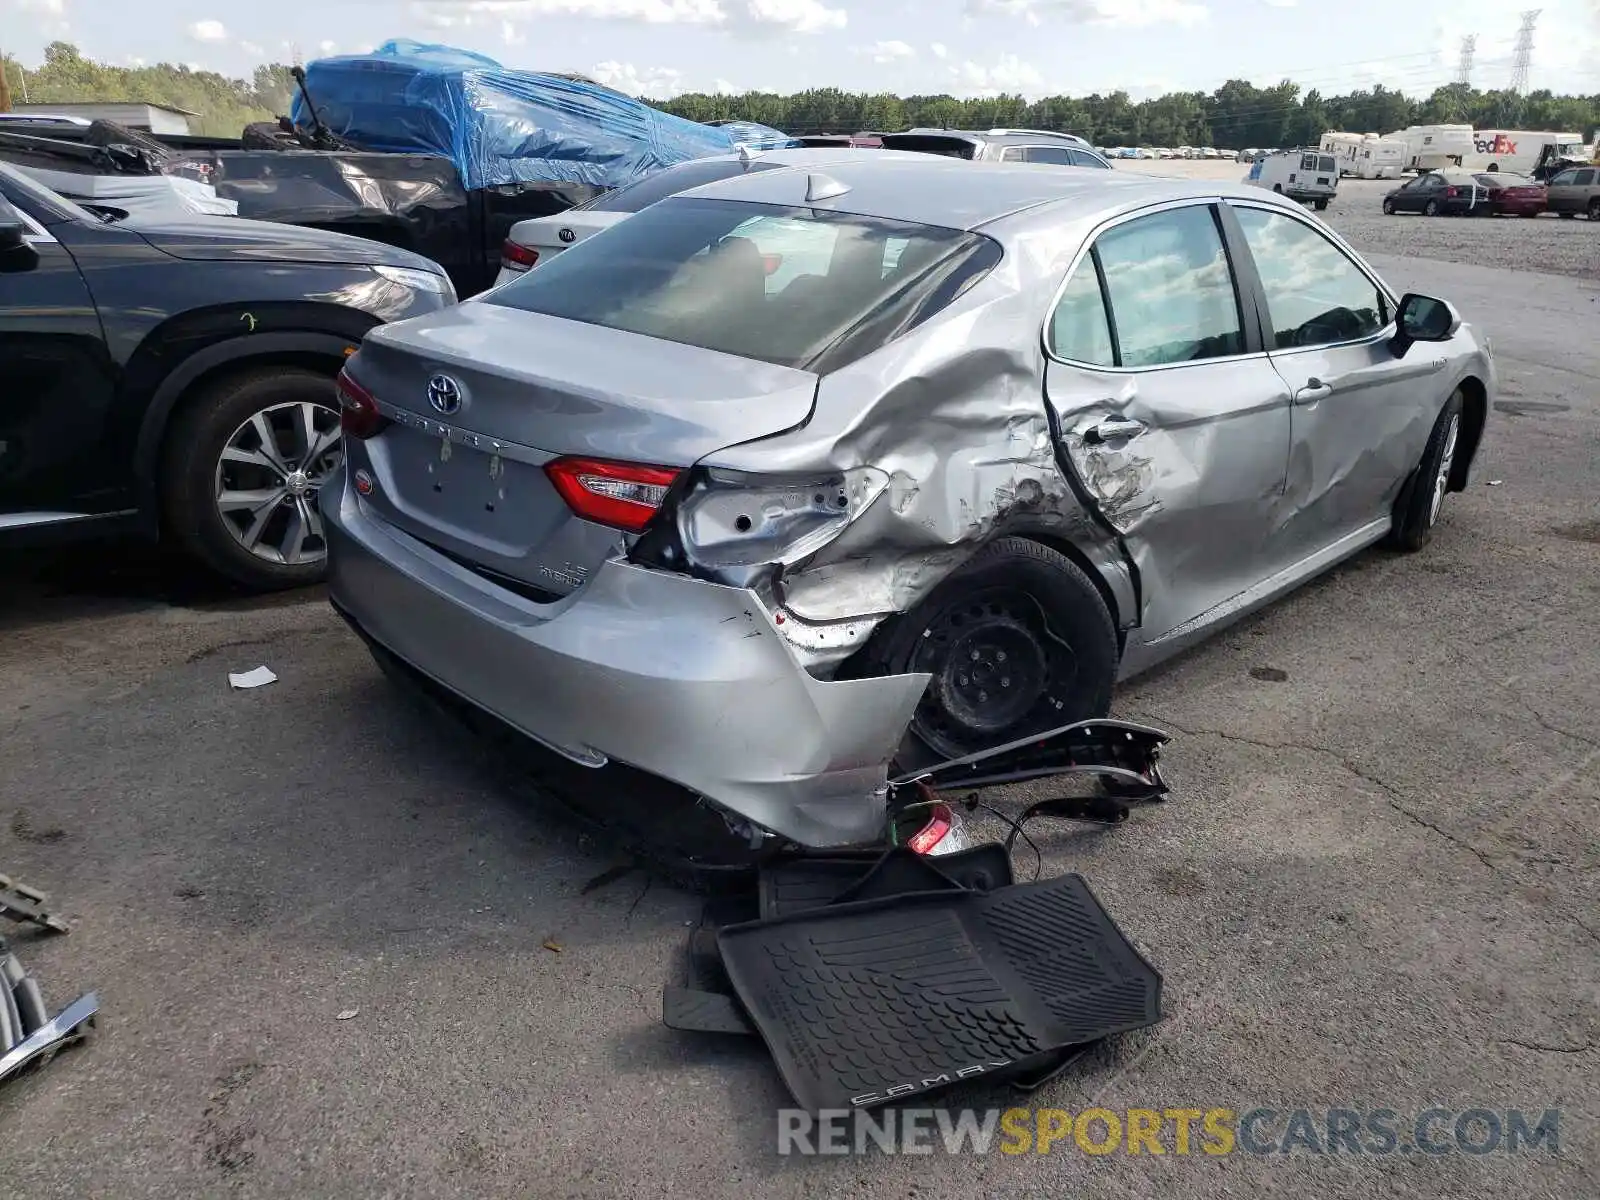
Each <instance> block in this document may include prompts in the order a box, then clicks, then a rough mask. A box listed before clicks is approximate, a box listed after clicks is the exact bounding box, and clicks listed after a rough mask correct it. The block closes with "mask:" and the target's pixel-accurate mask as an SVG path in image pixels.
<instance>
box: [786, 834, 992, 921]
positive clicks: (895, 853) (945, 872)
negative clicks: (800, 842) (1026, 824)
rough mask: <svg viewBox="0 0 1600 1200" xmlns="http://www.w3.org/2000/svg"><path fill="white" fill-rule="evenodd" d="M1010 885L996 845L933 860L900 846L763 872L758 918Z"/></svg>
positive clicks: (807, 860)
mask: <svg viewBox="0 0 1600 1200" xmlns="http://www.w3.org/2000/svg"><path fill="white" fill-rule="evenodd" d="M1011 881H1012V874H1011V855H1010V853H1009V852H1008V851H1007V850H1006V848H1005V847H1004V846H1002V845H1000V844H999V843H998V842H988V843H985V844H984V845H981V846H973V847H971V848H970V849H967V850H958V851H956V853H954V854H941V855H937V856H932V857H928V856H924V855H920V854H917V853H916V852H915V851H912V850H908V849H905V848H903V847H901V848H897V849H894V850H890V851H888V852H880V853H878V854H875V855H871V856H868V855H839V856H837V857H835V856H833V855H829V856H826V857H823V856H818V857H815V858H811V857H807V858H799V859H795V860H793V861H792V862H786V863H781V864H779V865H776V866H772V867H766V868H763V870H762V872H761V884H760V891H761V916H762V918H763V919H765V920H771V919H772V918H774V917H782V916H788V915H789V914H791V913H796V912H803V911H805V910H806V909H808V908H818V907H821V906H822V905H824V904H832V903H834V902H835V901H844V900H848V899H855V900H866V899H871V898H877V897H881V896H893V895H898V894H900V893H901V892H913V891H938V890H941V889H943V888H949V887H951V886H952V885H954V886H956V887H963V888H972V889H974V890H976V891H980V892H981V891H993V890H994V889H995V888H1000V887H1006V886H1008V885H1009V884H1010V883H1011ZM857 889H860V892H859V894H857Z"/></svg>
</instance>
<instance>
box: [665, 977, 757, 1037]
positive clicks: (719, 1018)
mask: <svg viewBox="0 0 1600 1200" xmlns="http://www.w3.org/2000/svg"><path fill="white" fill-rule="evenodd" d="M661 1023H662V1024H663V1025H665V1026H666V1027H667V1028H668V1029H683V1030H688V1031H689V1032H691V1033H738V1034H746V1035H748V1034H753V1033H755V1031H756V1027H755V1026H754V1025H752V1024H750V1018H749V1017H747V1016H745V1012H744V1009H742V1008H740V1007H739V1001H738V1000H736V999H735V998H734V997H732V996H729V995H725V994H724V993H722V992H698V991H695V990H694V989H693V988H681V987H667V988H663V989H662V991H661Z"/></svg>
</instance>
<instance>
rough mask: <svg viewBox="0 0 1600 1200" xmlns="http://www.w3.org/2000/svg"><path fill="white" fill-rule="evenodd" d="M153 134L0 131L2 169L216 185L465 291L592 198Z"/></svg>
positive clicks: (246, 209)
mask: <svg viewBox="0 0 1600 1200" xmlns="http://www.w3.org/2000/svg"><path fill="white" fill-rule="evenodd" d="M250 132H251V131H250V130H247V131H246V134H247V137H246V138H244V139H239V138H212V137H199V136H177V135H151V134H146V133H142V132H138V131H133V130H128V129H125V128H123V127H121V126H117V125H113V124H111V123H110V122H104V121H96V122H94V123H93V124H90V125H84V124H81V123H76V122H61V123H54V124H51V123H41V122H37V121H29V122H27V123H26V125H25V126H24V125H20V124H19V125H10V124H9V123H7V124H0V161H4V162H10V163H12V164H13V165H15V166H20V167H24V168H27V167H30V166H34V167H44V168H48V169H51V170H57V171H60V170H75V171H79V172H85V173H121V174H136V175H137V174H143V175H153V174H162V173H166V174H174V175H181V176H184V177H187V178H190V179H195V180H198V181H200V182H201V183H207V184H210V185H211V186H213V187H215V188H216V190H217V195H218V196H220V197H222V198H223V199H227V200H233V201H236V202H237V203H238V205H239V213H238V215H239V216H241V217H248V218H251V219H254V220H258V221H279V222H283V223H284V224H288V225H302V226H305V227H307V228H311V229H326V230H331V231H334V232H337V233H349V234H355V235H357V236H359V237H364V238H370V239H372V240H373V241H379V242H384V243H386V244H387V245H390V246H396V247H399V248H400V249H402V250H410V251H412V252H414V253H416V254H420V255H422V256H423V257H425V258H430V259H432V260H433V261H434V262H436V263H438V264H439V265H440V266H442V267H444V269H445V271H446V272H447V273H448V274H449V276H450V280H451V282H452V283H453V284H454V285H455V288H456V292H457V293H458V294H459V295H461V296H471V295H475V294H476V293H478V292H481V291H482V290H483V289H484V288H487V287H489V286H490V285H491V284H492V283H493V282H494V279H495V276H496V274H498V272H499V269H500V248H501V246H502V245H503V244H504V242H505V240H506V235H507V234H508V233H509V232H510V230H511V227H512V226H513V225H515V224H516V223H517V222H518V221H523V220H526V219H527V218H529V217H545V216H550V215H552V214H554V213H558V212H562V211H564V210H566V209H568V208H571V207H572V206H573V205H575V204H579V203H582V202H583V201H585V200H588V199H591V198H592V197H594V196H595V195H597V194H598V193H599V191H600V190H601V189H599V188H594V187H588V186H584V185H581V184H562V183H523V184H514V185H507V186H502V187H489V188H481V189H478V190H474V191H469V190H468V189H467V188H466V187H465V186H464V185H463V183H462V180H461V176H460V174H459V173H458V172H457V170H456V168H455V165H454V164H453V163H452V162H450V160H449V159H446V158H440V157H436V156H433V155H427V154H384V153H378V152H373V151H366V150H351V149H329V150H319V149H304V148H300V147H295V146H292V145H291V146H289V147H288V148H285V147H284V145H283V144H281V143H277V142H275V140H274V139H273V138H272V137H271V136H270V135H258V136H256V137H255V138H251V137H249V136H248V135H249V134H250Z"/></svg>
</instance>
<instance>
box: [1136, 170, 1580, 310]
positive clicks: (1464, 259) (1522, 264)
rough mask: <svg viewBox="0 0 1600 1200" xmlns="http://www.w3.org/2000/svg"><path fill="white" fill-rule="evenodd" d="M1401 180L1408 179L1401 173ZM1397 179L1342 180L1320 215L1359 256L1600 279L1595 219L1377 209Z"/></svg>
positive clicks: (1198, 173)
mask: <svg viewBox="0 0 1600 1200" xmlns="http://www.w3.org/2000/svg"><path fill="white" fill-rule="evenodd" d="M1116 167H1117V169H1118V170H1129V171H1141V172H1143V173H1145V174H1149V175H1177V176H1181V177H1183V178H1186V179H1222V180H1227V181H1229V182H1230V183H1233V182H1238V181H1240V180H1242V179H1243V178H1244V176H1245V174H1246V172H1247V171H1248V170H1249V166H1248V164H1246V163H1232V162H1208V161H1205V160H1203V159H1202V160H1197V161H1189V160H1173V161H1168V162H1133V161H1128V162H1118V163H1117V164H1116ZM1407 178H1410V177H1409V176H1407ZM1401 182H1402V181H1401V180H1397V179H1383V180H1379V179H1344V180H1341V181H1340V183H1339V194H1338V195H1337V196H1336V197H1335V198H1334V200H1333V203H1332V204H1330V205H1328V207H1327V210H1326V211H1325V212H1323V213H1322V214H1321V215H1322V217H1323V218H1324V219H1325V220H1326V221H1327V222H1328V223H1329V224H1330V225H1332V226H1333V227H1334V228H1335V229H1337V230H1338V231H1339V232H1340V233H1342V234H1343V235H1344V236H1345V237H1347V238H1349V239H1350V241H1351V243H1352V244H1353V245H1355V246H1356V247H1357V248H1358V249H1360V250H1361V251H1362V252H1363V253H1366V254H1393V255H1399V256H1403V257H1407V258H1431V259H1438V260H1440V261H1443V262H1458V263H1471V264H1473V265H1476V266H1481V267H1497V268H1501V269H1504V270H1509V271H1535V272H1540V273H1544V274H1551V275H1573V276H1577V277H1579V278H1582V279H1589V280H1593V279H1595V278H1597V277H1600V224H1596V223H1595V222H1593V221H1588V220H1585V219H1584V218H1582V217H1578V218H1576V219H1573V220H1562V219H1561V218H1560V217H1557V216H1554V215H1551V214H1548V213H1547V214H1545V215H1544V216H1541V217H1536V218H1533V219H1531V220H1530V219H1528V218H1512V217H1492V218H1490V217H1477V218H1474V219H1472V220H1470V221H1469V220H1463V219H1462V218H1459V217H1419V216H1411V215H1407V214H1399V215H1396V216H1392V217H1386V216H1384V215H1383V197H1384V195H1385V194H1386V193H1387V192H1389V191H1390V190H1392V189H1394V188H1396V187H1399V186H1400V183H1401Z"/></svg>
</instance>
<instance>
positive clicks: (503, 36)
mask: <svg viewBox="0 0 1600 1200" xmlns="http://www.w3.org/2000/svg"><path fill="white" fill-rule="evenodd" d="M500 40H501V41H503V42H504V43H505V44H506V45H508V46H521V45H522V44H524V43H525V42H526V41H527V40H528V35H527V34H525V33H523V32H522V30H520V29H518V28H517V26H516V24H515V23H513V22H511V21H501V22H500Z"/></svg>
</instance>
